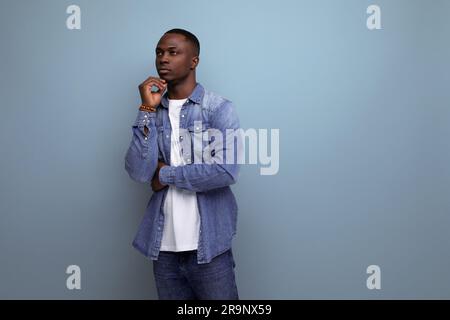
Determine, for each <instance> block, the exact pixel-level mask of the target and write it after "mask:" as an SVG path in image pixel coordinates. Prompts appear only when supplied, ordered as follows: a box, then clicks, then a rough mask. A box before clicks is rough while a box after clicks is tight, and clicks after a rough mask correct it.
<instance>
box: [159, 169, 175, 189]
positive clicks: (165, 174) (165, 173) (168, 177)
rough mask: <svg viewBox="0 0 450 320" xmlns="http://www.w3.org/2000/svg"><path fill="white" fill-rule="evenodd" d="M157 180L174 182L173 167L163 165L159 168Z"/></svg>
mask: <svg viewBox="0 0 450 320" xmlns="http://www.w3.org/2000/svg"><path fill="white" fill-rule="evenodd" d="M159 182H161V183H162V184H167V185H169V184H174V183H175V167H173V166H164V167H162V168H161V169H159Z"/></svg>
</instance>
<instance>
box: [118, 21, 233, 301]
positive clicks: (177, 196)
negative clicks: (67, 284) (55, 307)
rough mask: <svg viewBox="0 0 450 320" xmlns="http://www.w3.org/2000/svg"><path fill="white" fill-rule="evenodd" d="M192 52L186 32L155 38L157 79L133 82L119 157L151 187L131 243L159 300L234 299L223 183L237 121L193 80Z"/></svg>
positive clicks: (228, 202) (229, 178)
mask: <svg viewBox="0 0 450 320" xmlns="http://www.w3.org/2000/svg"><path fill="white" fill-rule="evenodd" d="M199 54H200V44H199V41H198V39H197V37H196V36H195V35H193V34H192V33H190V32H189V31H186V30H183V29H172V30H169V31H167V32H166V33H165V34H164V35H163V36H162V37H161V39H160V40H159V42H158V44H157V47H156V61H155V64H156V69H157V71H158V74H159V78H157V77H149V78H148V79H146V80H145V81H144V82H143V83H142V84H140V85H139V92H140V95H141V100H142V105H141V106H140V107H139V111H138V116H137V118H136V121H135V123H134V125H133V126H132V131H133V136H132V140H131V143H130V145H129V148H128V150H127V153H126V156H125V169H126V170H127V172H128V174H129V176H130V177H131V178H132V179H133V180H136V181H139V182H144V183H151V186H152V190H153V191H154V193H153V194H152V196H151V199H150V201H149V203H148V206H147V209H146V212H145V215H144V218H143V220H142V222H141V225H140V226H139V230H138V233H137V235H136V237H135V239H134V241H133V246H134V247H135V248H136V249H137V250H139V251H140V252H141V253H142V254H144V255H145V256H146V257H148V258H150V259H151V260H153V272H154V277H155V283H156V287H157V291H158V297H159V299H226V300H229V299H239V297H238V292H237V286H236V281H235V273H234V268H235V262H234V258H233V254H232V238H233V236H234V235H235V234H236V224H237V211H238V210H237V204H236V200H235V197H234V195H233V193H232V191H231V189H230V185H231V184H234V183H235V182H236V180H237V177H238V174H239V165H238V161H237V158H236V154H237V153H238V152H239V151H238V148H239V145H240V140H239V139H240V138H239V136H238V135H236V132H238V131H239V130H238V129H239V119H238V116H237V114H236V111H235V109H234V106H233V104H232V102H231V101H230V100H227V99H225V98H223V97H221V96H219V95H217V94H215V93H213V92H210V91H208V90H205V89H204V88H203V86H202V85H201V84H200V83H198V82H197V81H196V76H195V70H196V67H197V65H198V63H199ZM153 87H156V89H157V91H152V88H153ZM212 136H213V137H212ZM199 137H200V140H199V139H198V138H199ZM213 138H214V139H213ZM235 138H236V139H235ZM222 139H223V140H222ZM230 141H231V143H230ZM199 144H200V148H201V152H200V153H199V152H198V146H199ZM208 148H209V149H208ZM230 151H231V152H230Z"/></svg>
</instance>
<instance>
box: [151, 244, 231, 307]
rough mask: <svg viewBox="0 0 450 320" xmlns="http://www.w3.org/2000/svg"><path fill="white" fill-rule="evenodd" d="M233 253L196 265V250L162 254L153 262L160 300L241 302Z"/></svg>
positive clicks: (228, 252) (163, 252)
mask: <svg viewBox="0 0 450 320" xmlns="http://www.w3.org/2000/svg"><path fill="white" fill-rule="evenodd" d="M235 266H236V264H235V262H234V258H233V253H232V250H231V249H229V250H227V251H225V252H224V253H222V254H220V255H218V256H217V257H214V258H213V259H212V260H211V262H210V263H204V264H198V263H197V250H192V251H182V252H170V251H160V252H159V257H158V260H153V274H154V276H155V283H156V288H157V290H158V297H159V299H161V300H197V299H200V300H239V296H238V291H237V286H236V280H235V275H234V268H235Z"/></svg>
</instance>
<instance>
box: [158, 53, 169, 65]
mask: <svg viewBox="0 0 450 320" xmlns="http://www.w3.org/2000/svg"><path fill="white" fill-rule="evenodd" d="M159 62H160V63H167V62H169V55H168V54H167V53H166V52H165V53H163V54H162V55H161V56H160V58H159Z"/></svg>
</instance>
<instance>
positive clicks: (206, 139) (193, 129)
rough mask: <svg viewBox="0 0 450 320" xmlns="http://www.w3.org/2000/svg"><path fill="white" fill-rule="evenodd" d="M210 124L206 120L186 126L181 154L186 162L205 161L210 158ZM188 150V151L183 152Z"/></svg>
mask: <svg viewBox="0 0 450 320" xmlns="http://www.w3.org/2000/svg"><path fill="white" fill-rule="evenodd" d="M210 129H211V127H210V125H209V123H208V122H202V123H200V124H194V125H191V126H188V127H187V137H183V136H181V137H180V139H183V138H184V143H182V148H183V156H184V157H185V160H186V162H187V163H205V162H208V159H209V158H210V156H209V154H208V153H210V152H211V151H210V150H209V145H210V143H211V136H210ZM185 150H186V151H188V150H189V151H190V152H189V153H187V152H185Z"/></svg>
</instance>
